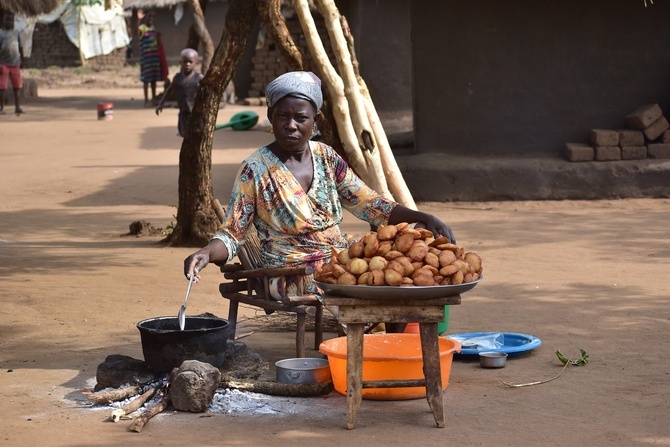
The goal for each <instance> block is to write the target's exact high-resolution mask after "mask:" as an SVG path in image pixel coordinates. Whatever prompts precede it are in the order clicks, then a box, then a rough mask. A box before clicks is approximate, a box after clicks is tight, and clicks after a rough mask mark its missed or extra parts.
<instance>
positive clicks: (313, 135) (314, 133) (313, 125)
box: [312, 123, 316, 137]
mask: <svg viewBox="0 0 670 447" xmlns="http://www.w3.org/2000/svg"><path fill="white" fill-rule="evenodd" d="M315 136H316V123H314V124H312V137H315Z"/></svg>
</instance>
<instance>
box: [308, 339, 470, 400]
mask: <svg viewBox="0 0 670 447" xmlns="http://www.w3.org/2000/svg"><path fill="white" fill-rule="evenodd" d="M438 343H439V350H440V368H441V377H442V390H443V391H444V390H445V389H446V388H447V385H448V384H449V374H450V372H451V361H452V359H453V356H454V352H455V351H460V350H461V344H460V343H459V342H457V341H455V340H451V339H449V338H444V337H438ZM319 350H320V351H321V352H322V353H324V354H326V355H327V356H328V363H329V364H330V374H331V376H332V379H333V386H334V387H335V390H336V391H337V392H338V393H340V394H343V395H346V392H347V337H339V338H333V339H331V340H327V341H324V342H323V343H321V346H319ZM423 378H424V375H423V356H422V354H421V337H420V336H419V335H416V334H369V335H365V336H364V337H363V380H416V379H423ZM362 394H363V399H370V400H404V399H418V398H422V397H426V388H425V387H409V388H366V389H363V393H362Z"/></svg>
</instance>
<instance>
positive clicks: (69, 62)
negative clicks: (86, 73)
mask: <svg viewBox="0 0 670 447" xmlns="http://www.w3.org/2000/svg"><path fill="white" fill-rule="evenodd" d="M125 60H126V50H125V48H120V49H117V50H115V51H113V52H112V53H110V54H107V55H105V56H99V57H94V58H92V59H88V61H87V65H88V66H89V67H91V68H105V67H120V66H123V64H124V63H125ZM23 65H24V67H25V68H48V67H52V66H56V67H78V66H80V65H81V60H80V57H79V49H78V48H77V47H76V46H74V44H73V43H72V42H70V40H69V39H68V37H67V35H66V34H65V30H64V29H63V25H62V24H61V23H60V22H59V21H56V22H53V23H50V24H48V25H47V24H37V25H36V26H35V31H34V33H33V51H32V54H31V55H30V57H29V58H26V59H25V61H24V64H23Z"/></svg>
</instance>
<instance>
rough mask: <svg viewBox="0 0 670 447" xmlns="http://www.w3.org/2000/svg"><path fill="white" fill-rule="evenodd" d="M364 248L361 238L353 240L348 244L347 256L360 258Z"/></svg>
mask: <svg viewBox="0 0 670 447" xmlns="http://www.w3.org/2000/svg"><path fill="white" fill-rule="evenodd" d="M364 248H365V246H364V245H363V241H362V240H360V241H356V242H354V243H353V244H351V245H350V246H349V258H360V257H361V256H363V250H364Z"/></svg>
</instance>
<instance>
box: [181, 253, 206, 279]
mask: <svg viewBox="0 0 670 447" xmlns="http://www.w3.org/2000/svg"><path fill="white" fill-rule="evenodd" d="M208 264H209V253H208V252H207V250H205V249H204V248H203V249H200V250H198V251H196V252H195V253H193V254H192V255H190V256H189V257H188V258H186V259H184V275H186V279H191V275H195V277H194V278H193V279H194V281H195V282H198V281H200V275H199V273H200V271H201V270H202V269H204V268H205V267H207V265H208Z"/></svg>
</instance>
